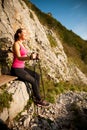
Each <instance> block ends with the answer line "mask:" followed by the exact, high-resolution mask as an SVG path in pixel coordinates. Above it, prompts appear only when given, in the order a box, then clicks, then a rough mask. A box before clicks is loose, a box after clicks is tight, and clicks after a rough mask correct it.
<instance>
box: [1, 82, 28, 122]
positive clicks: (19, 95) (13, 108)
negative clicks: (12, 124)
mask: <svg viewBox="0 0 87 130" xmlns="http://www.w3.org/2000/svg"><path fill="white" fill-rule="evenodd" d="M7 91H8V92H9V93H11V94H12V102H11V103H10V108H8V109H7V108H5V109H4V110H3V112H2V113H0V119H2V120H3V121H6V120H7V119H9V120H12V119H13V118H14V117H15V116H16V115H17V114H18V113H20V112H21V111H22V110H23V109H24V107H25V106H26V104H27V102H28V100H29V94H28V92H27V88H26V85H25V83H24V82H22V81H14V82H12V84H10V85H9V87H8V89H7Z"/></svg>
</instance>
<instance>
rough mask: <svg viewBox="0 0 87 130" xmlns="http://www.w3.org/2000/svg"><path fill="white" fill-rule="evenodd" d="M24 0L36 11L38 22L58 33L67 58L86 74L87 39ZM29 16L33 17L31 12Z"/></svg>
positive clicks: (26, 0)
mask: <svg viewBox="0 0 87 130" xmlns="http://www.w3.org/2000/svg"><path fill="white" fill-rule="evenodd" d="M24 1H25V2H26V3H27V5H28V7H29V8H31V9H32V10H33V11H34V12H35V13H36V15H37V16H38V18H39V20H40V22H41V23H42V24H43V25H44V26H46V27H47V28H48V29H49V30H53V31H54V32H55V33H56V34H57V35H58V37H59V38H60V40H61V41H62V44H63V46H64V50H65V52H66V54H67V56H68V58H69V60H70V61H72V62H74V63H75V64H77V65H78V67H80V69H81V70H82V71H83V72H84V73H85V74H87V41H85V40H83V39H82V38H81V37H79V36H78V35H76V34H75V33H74V32H73V31H72V30H68V29H67V28H65V27H64V26H63V25H62V24H61V23H60V22H59V21H57V20H56V19H55V18H53V17H52V16H51V15H48V14H46V13H44V12H41V10H39V9H38V8H37V7H36V6H35V5H33V4H32V3H31V2H30V1H28V0H24ZM31 17H32V18H33V15H32V14H31Z"/></svg>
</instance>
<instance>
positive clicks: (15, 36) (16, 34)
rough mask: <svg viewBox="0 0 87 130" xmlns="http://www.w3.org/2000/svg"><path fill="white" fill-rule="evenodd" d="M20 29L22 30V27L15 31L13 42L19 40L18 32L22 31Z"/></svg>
mask: <svg viewBox="0 0 87 130" xmlns="http://www.w3.org/2000/svg"><path fill="white" fill-rule="evenodd" d="M22 30H23V28H19V29H18V30H17V31H16V33H15V35H14V41H15V42H16V41H18V40H19V33H20V34H21V33H22Z"/></svg>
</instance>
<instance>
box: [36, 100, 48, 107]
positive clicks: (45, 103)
mask: <svg viewBox="0 0 87 130" xmlns="http://www.w3.org/2000/svg"><path fill="white" fill-rule="evenodd" d="M35 104H36V105H40V106H49V103H48V102H46V101H45V100H36V101H35Z"/></svg>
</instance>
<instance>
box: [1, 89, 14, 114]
mask: <svg viewBox="0 0 87 130" xmlns="http://www.w3.org/2000/svg"><path fill="white" fill-rule="evenodd" d="M10 101H12V95H11V94H8V92H7V91H4V92H3V93H1V94H0V112H2V111H3V108H9V107H10Z"/></svg>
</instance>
